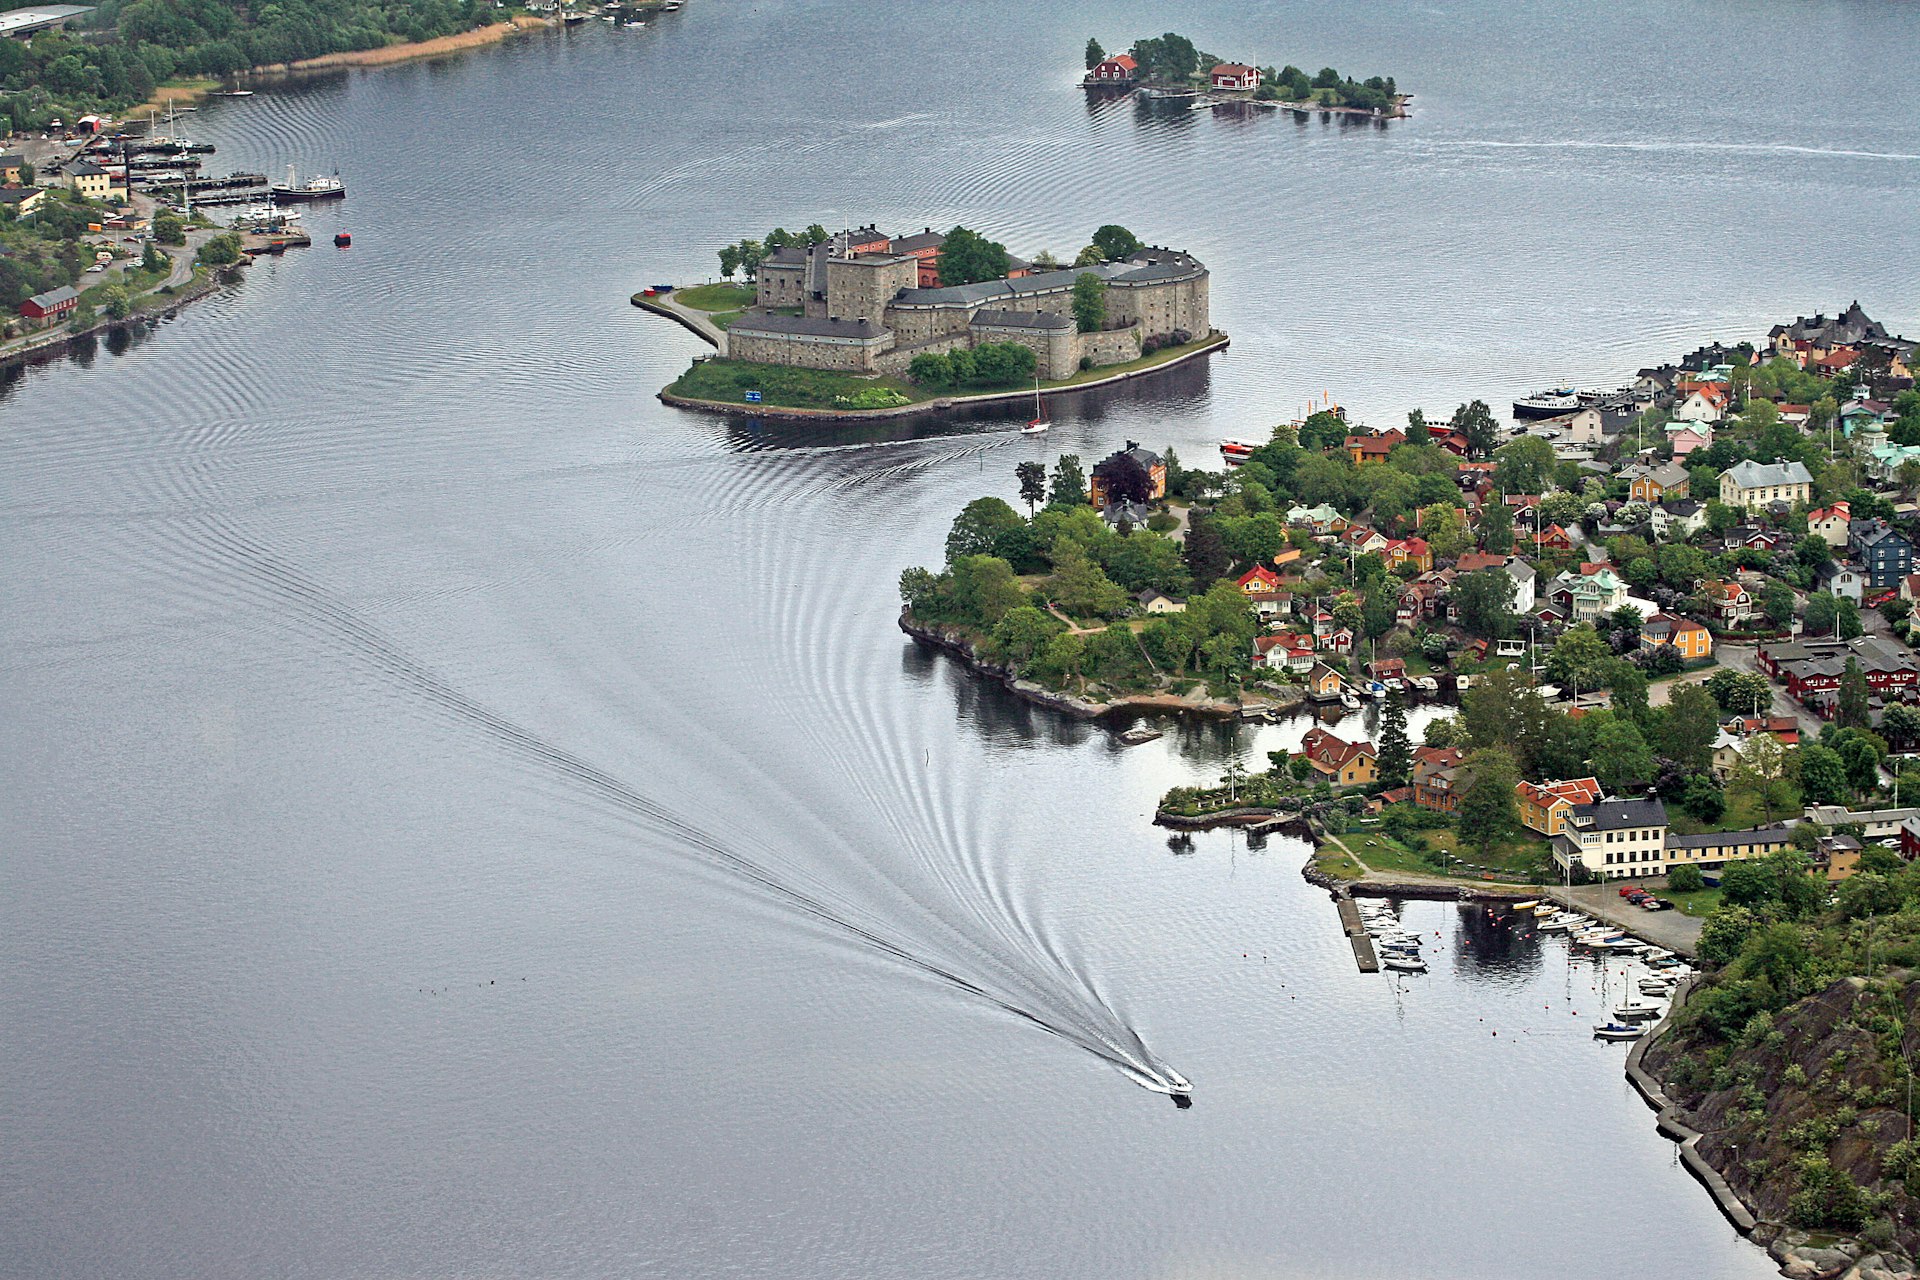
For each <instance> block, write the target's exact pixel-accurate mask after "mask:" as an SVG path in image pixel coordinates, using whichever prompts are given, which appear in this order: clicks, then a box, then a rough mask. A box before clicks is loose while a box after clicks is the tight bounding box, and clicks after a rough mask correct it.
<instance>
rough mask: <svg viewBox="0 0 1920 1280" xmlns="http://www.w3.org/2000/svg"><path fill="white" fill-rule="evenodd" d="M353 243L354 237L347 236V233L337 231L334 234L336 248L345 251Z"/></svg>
mask: <svg viewBox="0 0 1920 1280" xmlns="http://www.w3.org/2000/svg"><path fill="white" fill-rule="evenodd" d="M352 243H353V237H352V236H351V235H349V234H347V233H346V232H345V231H336V232H334V233H333V246H334V248H336V249H344V248H346V247H347V246H348V245H350V244H352Z"/></svg>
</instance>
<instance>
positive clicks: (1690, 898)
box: [1653, 883, 1720, 916]
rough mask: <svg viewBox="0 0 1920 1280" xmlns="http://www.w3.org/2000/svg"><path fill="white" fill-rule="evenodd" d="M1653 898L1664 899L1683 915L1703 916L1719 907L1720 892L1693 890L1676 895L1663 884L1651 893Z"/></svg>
mask: <svg viewBox="0 0 1920 1280" xmlns="http://www.w3.org/2000/svg"><path fill="white" fill-rule="evenodd" d="M1653 893H1654V896H1655V897H1659V898H1665V899H1666V900H1667V901H1668V902H1671V903H1672V904H1673V905H1674V906H1676V907H1678V908H1679V909H1680V910H1681V911H1682V912H1683V913H1685V914H1686V915H1690V916H1704V915H1706V914H1707V913H1708V912H1710V911H1712V910H1713V909H1714V908H1715V907H1717V906H1719V905H1720V890H1718V889H1695V890H1693V891H1692V892H1691V893H1676V892H1674V891H1673V890H1672V889H1669V888H1667V887H1666V886H1665V884H1664V883H1663V884H1662V885H1661V886H1660V887H1659V888H1656V889H1654V891H1653Z"/></svg>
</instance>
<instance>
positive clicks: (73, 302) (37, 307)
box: [20, 284, 80, 327]
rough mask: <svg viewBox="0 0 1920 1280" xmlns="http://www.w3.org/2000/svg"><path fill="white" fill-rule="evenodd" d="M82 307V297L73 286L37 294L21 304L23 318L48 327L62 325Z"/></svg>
mask: <svg viewBox="0 0 1920 1280" xmlns="http://www.w3.org/2000/svg"><path fill="white" fill-rule="evenodd" d="M79 305H80V295H79V294H78V293H76V292H75V291H74V289H73V286H71V285H64V284H63V285H61V286H60V287H59V288H58V289H48V290H47V291H46V292H45V293H36V294H34V295H33V296H32V297H31V298H28V299H27V300H26V301H25V302H23V303H21V304H20V314H21V316H22V317H23V318H24V319H26V320H27V321H29V322H30V323H33V324H36V325H40V326H43V327H44V326H48V325H55V324H58V323H60V321H62V320H64V319H66V318H67V317H68V316H69V315H71V314H73V310H74V308H75V307H78V306H79Z"/></svg>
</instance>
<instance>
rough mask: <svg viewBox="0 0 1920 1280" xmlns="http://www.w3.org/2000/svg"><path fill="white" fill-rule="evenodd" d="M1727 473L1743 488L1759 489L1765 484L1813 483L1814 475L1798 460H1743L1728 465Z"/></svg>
mask: <svg viewBox="0 0 1920 1280" xmlns="http://www.w3.org/2000/svg"><path fill="white" fill-rule="evenodd" d="M1727 474H1728V475H1729V476H1731V477H1732V478H1733V482H1734V483H1735V484H1737V485H1739V486H1740V487H1741V488H1742V489H1758V488H1760V487H1762V486H1763V485H1782V484H1812V483H1813V476H1812V475H1810V474H1809V473H1808V471H1807V469H1806V467H1805V466H1803V465H1801V464H1800V463H1798V462H1764V463H1763V462H1742V463H1739V464H1737V465H1735V466H1732V467H1728V468H1727Z"/></svg>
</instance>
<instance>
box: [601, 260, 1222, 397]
mask: <svg viewBox="0 0 1920 1280" xmlns="http://www.w3.org/2000/svg"><path fill="white" fill-rule="evenodd" d="M718 256H719V260H720V275H721V280H720V282H718V283H711V284H706V285H699V286H695V287H693V288H675V287H673V286H671V285H658V286H655V287H654V288H651V289H647V290H644V291H643V292H641V293H639V294H636V295H635V296H634V298H633V302H634V304H635V305H636V306H639V307H643V308H645V309H647V310H649V311H653V312H655V313H657V314H660V315H664V316H668V317H670V318H672V319H674V320H677V321H679V322H680V323H681V324H683V325H685V326H686V327H687V328H689V329H691V330H693V331H694V332H695V333H697V334H699V335H700V336H701V337H702V338H704V339H706V340H707V341H708V342H710V343H712V344H713V345H714V347H715V348H716V349H717V352H718V354H717V355H715V356H710V357H701V358H698V359H696V360H695V361H694V362H693V365H692V367H691V368H689V369H688V370H687V371H686V372H685V373H683V374H682V375H681V376H680V377H679V378H677V379H675V381H674V382H673V383H672V384H671V385H669V386H668V387H667V388H666V389H665V390H663V391H662V392H661V393H660V398H661V399H662V400H665V401H666V402H668V403H669V404H678V405H685V406H688V407H692V408H707V409H720V410H724V411H727V412H735V411H737V410H738V409H739V408H741V407H742V406H748V405H751V406H756V407H757V408H756V411H757V412H760V413H765V414H769V415H772V416H782V415H785V416H796V417H870V416H875V415H884V414H896V413H903V412H923V411H927V410H936V409H942V408H946V407H949V406H952V405H955V404H960V403H974V402H979V401H982V400H993V399H1019V398H1027V397H1034V396H1037V395H1040V394H1041V393H1043V392H1045V391H1047V390H1059V389H1064V388H1078V387H1085V386H1091V385H1094V384H1097V383H1102V382H1110V381H1116V380H1119V379H1123V378H1132V377H1138V376H1141V375H1143V374H1147V373H1151V372H1156V371H1158V370H1160V369H1164V368H1167V367H1170V366H1172V365H1175V364H1178V363H1180V362H1182V361H1184V360H1187V359H1190V358H1192V357H1195V356H1199V355H1202V354H1204V353H1206V352H1208V351H1213V350H1216V349H1218V348H1220V347H1224V346H1225V345H1226V344H1227V337H1226V335H1225V334H1223V333H1220V332H1218V331H1216V330H1215V329H1214V328H1213V324H1212V319H1211V315H1210V312H1209V298H1208V286H1209V275H1208V271H1207V268H1206V266H1205V265H1204V264H1203V263H1201V262H1200V261H1199V259H1197V258H1195V257H1194V256H1193V255H1192V254H1189V253H1185V252H1183V251H1181V250H1178V249H1168V248H1162V247H1160V246H1157V245H1148V244H1143V243H1142V242H1141V241H1140V239H1139V238H1138V237H1137V236H1135V235H1134V234H1133V233H1132V232H1131V231H1128V230H1127V229H1126V228H1125V227H1121V226H1115V225H1109V226H1104V227H1101V228H1100V229H1099V230H1098V231H1096V232H1095V233H1094V235H1093V238H1092V240H1091V241H1090V242H1089V243H1088V244H1087V245H1086V246H1085V247H1083V248H1081V249H1080V250H1079V251H1078V252H1077V253H1075V254H1072V255H1070V257H1069V258H1068V259H1067V260H1065V261H1063V260H1062V259H1061V258H1058V257H1055V256H1054V255H1053V254H1052V253H1050V252H1046V251H1042V252H1040V253H1036V254H1035V255H1034V256H1033V258H1032V259H1031V260H1029V259H1025V258H1019V257H1016V256H1014V255H1013V254H1011V253H1009V252H1008V250H1007V247H1006V246H1005V245H1003V244H1000V243H999V242H997V241H994V240H991V239H988V238H987V237H986V236H984V235H981V234H980V233H979V232H976V231H973V230H970V229H969V228H966V227H962V226H956V227H954V228H952V229H951V230H949V231H946V232H937V231H934V230H933V229H932V228H931V227H929V228H927V229H925V230H923V231H920V232H917V233H914V234H912V235H905V236H889V235H887V234H885V233H883V232H881V231H880V230H879V229H878V228H876V227H873V226H866V227H861V228H857V229H852V230H847V231H841V232H838V233H829V232H827V230H826V229H825V228H824V227H821V226H819V225H818V224H815V225H813V226H811V227H808V228H807V229H806V230H805V231H804V232H801V233H799V234H794V233H791V232H788V231H786V230H785V229H783V228H779V227H776V228H774V229H773V230H772V231H770V232H768V233H767V235H766V237H765V238H764V239H761V240H752V239H747V240H741V241H739V242H737V243H735V244H730V245H727V246H725V247H724V248H722V249H720V250H719V251H718ZM736 275H740V276H743V277H744V278H745V280H746V283H744V284H735V283H733V280H734V277H735V276H736Z"/></svg>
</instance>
